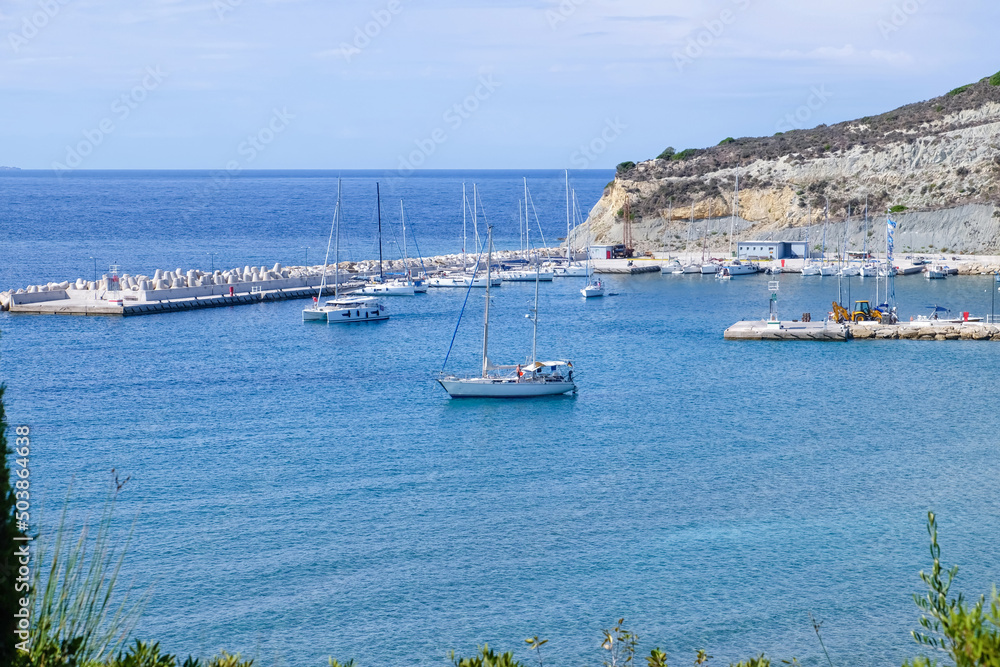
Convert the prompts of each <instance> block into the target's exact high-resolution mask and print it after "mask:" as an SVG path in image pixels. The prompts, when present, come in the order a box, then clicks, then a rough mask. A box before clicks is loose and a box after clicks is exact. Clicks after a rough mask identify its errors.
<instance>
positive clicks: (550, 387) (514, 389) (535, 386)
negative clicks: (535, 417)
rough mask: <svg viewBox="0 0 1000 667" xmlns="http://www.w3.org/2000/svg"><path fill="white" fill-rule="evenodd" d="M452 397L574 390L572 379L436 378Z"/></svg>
mask: <svg viewBox="0 0 1000 667" xmlns="http://www.w3.org/2000/svg"><path fill="white" fill-rule="evenodd" d="M438 382H439V383H441V386H442V387H444V390H445V391H446V392H448V395H449V396H451V397H452V398H532V397H536V396H558V395H559V394H568V393H569V392H571V391H576V384H574V383H573V381H572V380H544V381H541V380H524V379H522V380H521V381H520V382H517V381H515V380H514V379H511V378H503V379H501V378H456V377H447V378H438Z"/></svg>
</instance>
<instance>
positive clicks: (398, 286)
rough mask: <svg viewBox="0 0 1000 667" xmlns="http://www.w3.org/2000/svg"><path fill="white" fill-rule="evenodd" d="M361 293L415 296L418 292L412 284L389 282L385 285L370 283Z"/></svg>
mask: <svg viewBox="0 0 1000 667" xmlns="http://www.w3.org/2000/svg"><path fill="white" fill-rule="evenodd" d="M361 293H362V294H371V295H374V296H413V295H414V294H415V293H416V290H415V289H414V288H413V285H412V284H410V283H405V282H398V283H397V282H393V281H389V282H385V283H368V284H367V285H365V286H364V287H362V288H361Z"/></svg>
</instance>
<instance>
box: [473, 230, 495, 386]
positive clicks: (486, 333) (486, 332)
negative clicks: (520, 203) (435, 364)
mask: <svg viewBox="0 0 1000 667" xmlns="http://www.w3.org/2000/svg"><path fill="white" fill-rule="evenodd" d="M486 245H487V248H486V309H485V312H484V314H483V377H486V371H487V370H488V369H489V364H490V358H489V340H490V265H491V264H493V227H492V226H490V225H488V226H487V227H486ZM472 279H473V280H475V279H476V277H475V276H473V277H472Z"/></svg>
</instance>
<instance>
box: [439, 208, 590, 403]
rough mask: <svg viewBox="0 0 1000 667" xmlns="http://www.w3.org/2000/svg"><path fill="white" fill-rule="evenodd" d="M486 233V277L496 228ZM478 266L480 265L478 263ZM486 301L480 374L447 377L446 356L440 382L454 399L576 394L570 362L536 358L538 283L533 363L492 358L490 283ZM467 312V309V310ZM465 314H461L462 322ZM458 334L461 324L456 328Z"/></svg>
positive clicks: (490, 261)
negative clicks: (501, 362)
mask: <svg viewBox="0 0 1000 667" xmlns="http://www.w3.org/2000/svg"><path fill="white" fill-rule="evenodd" d="M486 229H487V234H486V248H487V259H486V274H487V276H488V275H489V274H490V264H491V263H492V261H493V227H492V226H488V227H487V228H486ZM477 264H478V262H477ZM486 284H487V287H486V299H485V307H484V315H483V360H482V368H481V372H480V374H479V375H476V376H458V375H445V374H444V370H443V369H444V366H447V364H448V356H450V354H451V349H450V348H449V350H448V355H446V356H445V361H444V366H442V372H441V375H440V376H439V377H438V378H437V381H438V383H440V385H441V386H442V387H443V388H444V390H445V391H447V392H448V395H449V396H451V397H452V398H535V397H539V396H555V395H559V394H567V393H570V392H575V391H576V383H574V382H573V364H572V363H571V362H569V361H565V360H559V361H539V360H538V358H537V356H536V347H537V342H538V284H539V281H538V280H537V279H536V280H535V308H534V311H533V317H532V320H533V324H534V332H533V334H532V344H531V361H530V362H528V363H526V364H524V365H523V366H522V365H521V364H517V365H507V366H497V365H494V364H493V363H492V362H491V361H490V358H489V335H490V288H489V281H488V280H487V283H486ZM463 311H464V307H463ZM460 322H461V315H459V323H460ZM455 329H456V331H457V330H458V324H456V325H455Z"/></svg>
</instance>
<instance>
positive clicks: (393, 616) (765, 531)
mask: <svg viewBox="0 0 1000 667" xmlns="http://www.w3.org/2000/svg"><path fill="white" fill-rule="evenodd" d="M343 176H344V181H343V187H344V201H345V227H346V228H347V234H348V237H347V238H348V241H349V242H348V243H347V245H348V247H349V250H350V251H351V252H352V253H354V256H355V257H357V258H361V257H369V256H371V251H372V249H373V248H374V240H373V239H374V234H373V231H372V230H373V224H374V218H373V211H374V189H375V182H376V180H379V181H380V182H381V183H382V185H383V195H384V196H383V207H384V208H383V222H384V223H386V221H387V220H389V221H392V222H393V223H394V224H397V225H398V207H399V199H400V198H402V199H403V200H404V206H405V208H406V211H407V218H408V220H409V221H411V222H412V229H413V232H414V233H415V235H416V238H417V241H418V242H419V244H420V249H421V251H423V252H424V254H433V253H438V252H455V251H457V250H458V249H459V243H460V240H459V237H460V235H461V203H462V193H461V188H462V183H463V182H465V183H467V184H468V188H469V189H470V191H471V187H472V184H473V183H476V184H477V189H478V190H480V191H481V192H482V198H483V203H484V206H485V211H486V215H487V217H488V219H489V220H490V221H491V222H492V223H494V224H495V225H496V231H497V235H498V237H499V238H500V245H501V246H506V247H517V245H518V233H517V228H518V225H517V202H518V199H519V197H521V196H523V183H522V181H521V178H522V176H526V177H527V179H528V187H529V189H530V190H531V195H532V198H533V200H534V202H535V205H536V208H537V210H538V215H539V220H540V221H541V223H542V227H543V230H544V231H545V234H546V236H547V237H557V236H562V235H563V234H564V233H565V200H564V181H563V174H562V172H527V173H523V174H522V173H514V172H431V173H427V174H419V175H417V176H415V177H412V178H409V179H402V180H397V181H396V182H391V183H390V181H389V179H388V178H386V177H385V176H383V175H380V174H376V173H373V172H350V173H347V172H345V173H344V174H343ZM336 177H337V174H336V173H314V172H301V173H300V172H275V173H261V174H245V175H241V176H240V177H238V178H235V179H233V180H232V181H229V182H227V183H221V184H216V185H215V186H213V187H214V189H212V190H208V189H206V184H207V183H210V180H209V177H208V176H207V175H206V174H205V173H196V172H191V173H171V172H164V173H150V172H131V173H129V172H122V173H114V172H107V173H80V174H73V175H70V176H69V177H64V178H62V179H59V178H56V177H53V176H51V175H49V174H45V173H30V172H26V173H20V174H13V175H9V174H4V175H2V176H0V198H2V200H3V206H2V207H0V216H2V217H0V242H2V244H3V245H2V256H0V260H2V261H0V287H2V288H7V287H18V286H22V285H25V284H28V283H38V282H42V281H47V280H62V279H69V278H76V277H77V276H80V277H87V276H89V275H91V274H92V273H93V270H94V268H93V265H94V260H93V259H91V257H95V258H97V263H98V271H99V272H100V273H103V272H105V271H106V267H107V265H108V264H109V263H111V262H116V263H118V264H120V265H121V266H122V270H123V271H126V272H129V273H149V272H151V271H152V270H153V269H155V268H170V269H173V268H177V267H181V268H185V269H186V268H195V267H198V268H207V267H209V266H210V263H211V262H214V263H215V266H216V267H220V266H221V267H226V268H229V267H233V266H243V265H244V264H255V265H259V264H271V263H273V262H275V261H280V262H282V263H284V264H298V263H301V261H303V259H304V255H305V253H306V250H305V247H306V246H308V247H309V250H308V252H309V253H310V258H311V259H310V262H313V261H319V259H320V257H321V256H320V253H321V252H323V251H325V242H326V235H327V233H328V231H329V226H328V225H329V220H330V218H331V216H332V211H333V202H334V200H335V197H336ZM610 178H611V174H610V173H609V172H571V173H570V182H571V186H572V187H574V188H575V189H576V190H577V193H578V196H579V199H580V202H581V207H582V208H583V209H584V211H586V210H588V209H589V208H590V207H591V206H592V205H593V204H594V203H595V202H596V200H597V199H598V197H599V196H600V193H601V190H602V188H603V186H604V184H605V183H606V182H607V181H608V180H610ZM386 190H389V192H386ZM480 222H482V220H480ZM386 224H388V223H386ZM211 253H215V255H214V256H213V255H212V254H211ZM387 254H391V253H390V252H389V251H388V250H387ZM313 258H315V259H313ZM609 282H610V283H611V287H612V289H613V290H615V291H617V292H619V295H618V296H613V297H611V296H609V297H605V298H603V299H591V300H587V301H585V300H583V299H582V298H581V297H580V296H579V293H578V290H579V288H580V287H581V283H582V280H578V279H564V280H557V281H554V282H553V283H551V284H546V285H543V286H542V291H541V304H540V311H541V316H540V326H539V352H540V354H541V355H542V356H549V357H568V358H571V359H573V361H574V365H575V367H576V369H577V375H578V377H579V385H580V392H579V394H578V395H576V396H568V397H559V398H553V399H546V400H537V401H523V402H490V401H475V400H473V401H453V400H449V399H448V397H447V395H446V394H445V393H444V392H443V390H441V388H440V387H439V386H437V384H436V383H435V382H434V376H435V374H436V373H437V372H438V371H439V370H440V368H441V364H442V361H443V359H444V354H445V351H446V350H447V347H448V342H449V340H450V339H451V335H452V332H453V329H454V327H455V322H456V318H457V314H458V311H459V309H460V307H461V303H462V300H463V298H464V296H465V295H464V293H462V292H460V291H457V290H437V291H431V292H430V293H428V294H426V295H421V296H418V297H413V298H408V299H403V298H401V299H396V300H393V301H391V302H390V304H389V305H390V308H391V313H392V319H390V320H389V321H388V322H385V323H380V324H375V325H371V326H343V327H337V326H326V325H318V326H317V325H313V326H306V325H303V324H302V322H301V320H300V310H301V307H302V303H300V302H285V303H267V304H260V305H255V306H243V307H236V308H231V309H215V310H206V311H199V312H188V313H179V314H169V315H157V316H147V317H135V318H126V319H114V318H83V317H41V316H15V315H11V314H10V313H2V314H0V330H2V333H3V337H2V339H0V355H2V356H0V379H2V381H4V382H6V383H7V385H8V395H7V396H8V412H9V415H10V418H11V422H12V423H13V424H29V425H30V426H31V427H32V436H33V443H34V447H33V452H32V461H31V465H32V477H31V480H32V485H33V486H32V489H33V502H34V503H35V509H42V510H43V511H44V515H43V516H42V517H41V527H42V532H43V535H45V534H48V535H51V528H52V526H53V524H55V523H56V522H57V519H58V514H59V511H60V510H61V508H62V506H63V504H64V498H65V497H66V494H67V489H68V488H69V486H70V484H71V483H72V485H73V490H72V496H71V497H72V507H73V509H74V512H73V513H72V514H71V522H73V523H74V524H80V523H82V522H83V521H84V520H85V518H86V516H87V512H88V510H89V511H90V512H91V513H92V512H93V511H95V509H96V508H97V507H98V506H99V501H100V499H102V498H103V497H104V495H105V493H106V489H107V487H108V482H109V480H110V474H111V469H112V468H114V469H115V470H116V472H117V473H118V474H119V475H120V477H121V478H124V477H125V476H127V475H131V480H130V481H129V482H128V483H127V484H126V486H125V488H124V489H123V491H122V494H121V496H120V500H121V505H120V507H119V517H121V518H122V520H123V522H124V523H129V522H130V521H131V520H132V518H133V517H137V519H136V523H135V528H134V534H133V538H132V543H131V546H130V547H129V557H128V560H127V567H126V572H125V574H124V575H123V576H124V580H126V581H134V582H135V584H136V586H138V587H139V588H140V589H143V590H146V589H148V588H149V587H150V586H152V593H151V598H150V602H149V604H148V605H147V608H146V612H145V614H144V616H143V618H142V619H141V622H140V623H139V626H138V631H137V634H138V635H139V636H141V637H145V638H150V639H154V640H156V641H159V642H160V643H161V645H162V646H163V647H165V648H166V649H167V650H169V651H171V652H176V653H183V654H187V653H194V654H200V655H205V654H209V653H213V652H215V651H217V650H219V649H223V648H225V649H227V650H230V651H240V652H242V653H243V654H244V655H249V656H256V657H257V658H258V659H259V664H263V665H295V666H298V665H322V664H326V656H328V655H332V656H335V657H337V658H339V659H340V660H347V659H349V658H351V657H355V658H358V659H359V661H360V662H361V664H363V665H400V664H419V665H444V664H447V652H448V651H449V650H451V649H454V650H456V651H457V652H458V653H459V654H463V653H471V652H472V651H473V650H474V648H475V646H476V645H477V644H482V643H483V642H489V644H490V645H491V646H495V647H499V648H502V649H514V650H515V652H516V653H517V655H518V657H520V658H521V659H523V660H525V661H527V660H529V658H530V656H529V655H528V654H527V652H526V650H525V648H524V646H525V645H524V641H523V640H524V638H526V637H529V636H533V635H536V634H537V635H539V636H540V637H544V638H548V639H549V640H550V641H549V643H548V644H547V645H546V646H545V647H544V648H543V651H546V652H547V654H546V653H543V657H544V658H546V663H547V664H555V665H583V664H591V665H592V664H598V663H600V662H601V661H602V660H603V659H604V656H602V655H601V653H602V651H601V649H600V641H601V635H600V632H601V629H602V628H608V627H610V626H611V625H612V623H613V622H614V621H615V620H616V619H617V618H619V617H625V619H626V624H627V626H628V627H629V628H631V629H633V630H635V631H636V632H637V633H638V634H639V635H640V638H641V640H640V649H641V650H642V651H643V652H644V653H648V651H649V649H650V648H653V647H655V646H660V647H662V648H664V649H665V650H666V651H667V653H668V656H669V658H670V661H671V664H675V663H676V664H683V663H688V662H689V661H693V658H694V653H695V651H696V650H697V649H699V648H704V649H707V650H708V652H709V653H710V654H711V655H713V656H715V658H714V660H713V663H714V664H728V663H729V662H730V661H735V660H738V659H742V658H745V657H748V656H750V655H753V654H757V653H759V652H761V651H765V652H767V653H768V655H771V656H773V657H776V658H786V659H790V658H791V657H792V656H797V657H798V658H799V659H800V661H801V662H802V663H803V664H805V665H818V664H820V663H821V662H823V663H824V664H825V658H823V657H822V651H821V649H820V646H819V644H818V642H817V640H816V636H815V633H814V632H813V628H812V625H811V623H810V618H809V615H810V614H813V615H814V616H815V617H816V618H817V619H818V620H821V621H822V622H823V626H822V632H823V639H824V641H825V642H826V646H827V648H828V649H829V651H830V655H831V658H832V659H833V662H834V664H837V665H847V664H851V665H886V664H897V665H898V664H900V663H901V662H902V661H903V660H904V659H905V658H907V657H910V656H913V655H916V654H917V653H918V647H917V645H916V644H915V643H914V642H913V641H912V639H910V637H909V630H910V629H912V628H916V627H918V626H917V618H918V615H917V612H916V608H915V606H914V604H913V602H912V600H911V598H910V596H911V593H914V592H919V591H920V590H921V589H920V581H919V579H918V576H917V573H918V571H919V570H920V569H921V568H928V567H929V556H928V551H927V539H926V533H925V531H924V522H925V517H926V512H927V511H928V510H930V509H933V510H934V511H936V512H937V513H938V515H939V518H940V524H941V530H942V535H941V542H942V544H943V550H944V560H945V561H946V562H947V563H952V562H954V563H959V564H960V565H961V568H962V569H961V572H960V574H959V579H958V583H957V584H956V586H957V588H958V589H960V590H963V591H966V592H967V593H969V594H974V595H978V594H979V593H981V592H985V591H987V590H988V586H989V585H990V583H991V582H994V581H996V582H1000V550H997V548H996V536H997V535H998V534H1000V511H998V509H997V508H998V502H997V500H998V490H997V489H998V487H997V479H998V478H1000V464H998V446H997V440H998V431H1000V428H998V425H1000V419H998V416H997V405H998V402H997V390H996V378H997V377H1000V345H997V344H993V343H989V342H973V341H970V342H960V341H955V342H947V343H943V342H942V343H937V342H919V341H870V342H854V343H846V344H812V343H746V342H744V343H737V342H725V341H723V339H722V331H723V329H724V328H725V327H726V326H728V325H729V324H732V323H733V322H735V321H736V320H738V319H744V318H748V317H761V316H763V315H764V314H765V313H766V311H767V307H768V296H769V294H768V292H767V289H766V288H767V277H765V276H759V277H756V276H755V277H738V278H735V279H733V280H732V281H730V282H727V283H722V282H720V281H716V280H714V279H711V278H702V277H701V276H682V277H681V276H660V275H658V274H657V275H649V276H641V277H630V278H624V277H621V278H619V277H612V278H610V279H609ZM993 287H994V285H993V284H992V283H991V282H990V281H989V280H988V279H986V278H974V277H969V278H949V279H947V280H944V281H925V280H923V279H922V278H920V277H912V278H909V277H907V278H899V279H897V295H898V297H899V300H900V303H901V312H902V315H903V317H905V318H908V317H909V316H910V315H915V314H919V313H922V312H926V310H925V308H924V307H925V306H928V305H934V304H940V305H944V306H947V307H950V308H952V309H953V310H955V311H960V310H969V311H972V312H974V313H977V314H980V315H982V314H985V313H987V312H989V309H990V307H991V300H992V299H991V297H992V295H993V293H992V289H993ZM533 289H534V286H533V285H528V284H521V285H517V284H505V285H504V286H503V287H502V288H501V289H499V290H497V291H496V293H495V297H494V302H493V311H492V314H493V327H492V328H491V357H492V358H494V359H495V360H496V361H498V362H503V361H507V362H516V361H520V360H522V359H523V358H524V357H525V356H526V355H527V354H529V353H530V344H531V339H530V336H531V330H530V326H529V322H528V321H527V320H526V319H525V317H524V315H525V314H526V313H527V312H528V310H529V309H530V308H531V304H532V299H533ZM850 289H851V294H852V298H866V297H868V296H870V293H871V292H872V291H873V288H872V281H871V280H868V281H867V282H864V283H863V282H862V281H860V280H859V279H853V281H852V282H851V287H850ZM837 291H838V285H837V282H836V279H829V278H823V279H821V278H802V277H801V276H797V275H786V276H782V278H781V289H780V301H779V311H780V312H781V313H782V314H783V315H785V316H787V317H798V316H799V315H800V314H801V313H803V312H811V313H812V314H813V316H814V318H815V317H820V316H821V314H822V313H825V312H826V311H827V310H828V309H829V307H830V302H831V301H832V300H833V299H834V298H836V297H837ZM469 304H470V305H469V307H468V311H467V313H466V318H467V319H465V320H464V321H463V324H462V327H461V328H460V330H459V332H458V337H457V342H456V347H455V351H454V352H453V354H452V358H451V360H450V361H449V370H465V371H472V370H474V369H475V368H476V365H477V363H478V361H477V355H478V353H479V346H480V344H481V339H480V335H481V332H480V327H481V313H482V298H481V295H478V294H474V295H473V296H472V297H471V298H470V299H469ZM998 309H1000V308H998Z"/></svg>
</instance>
